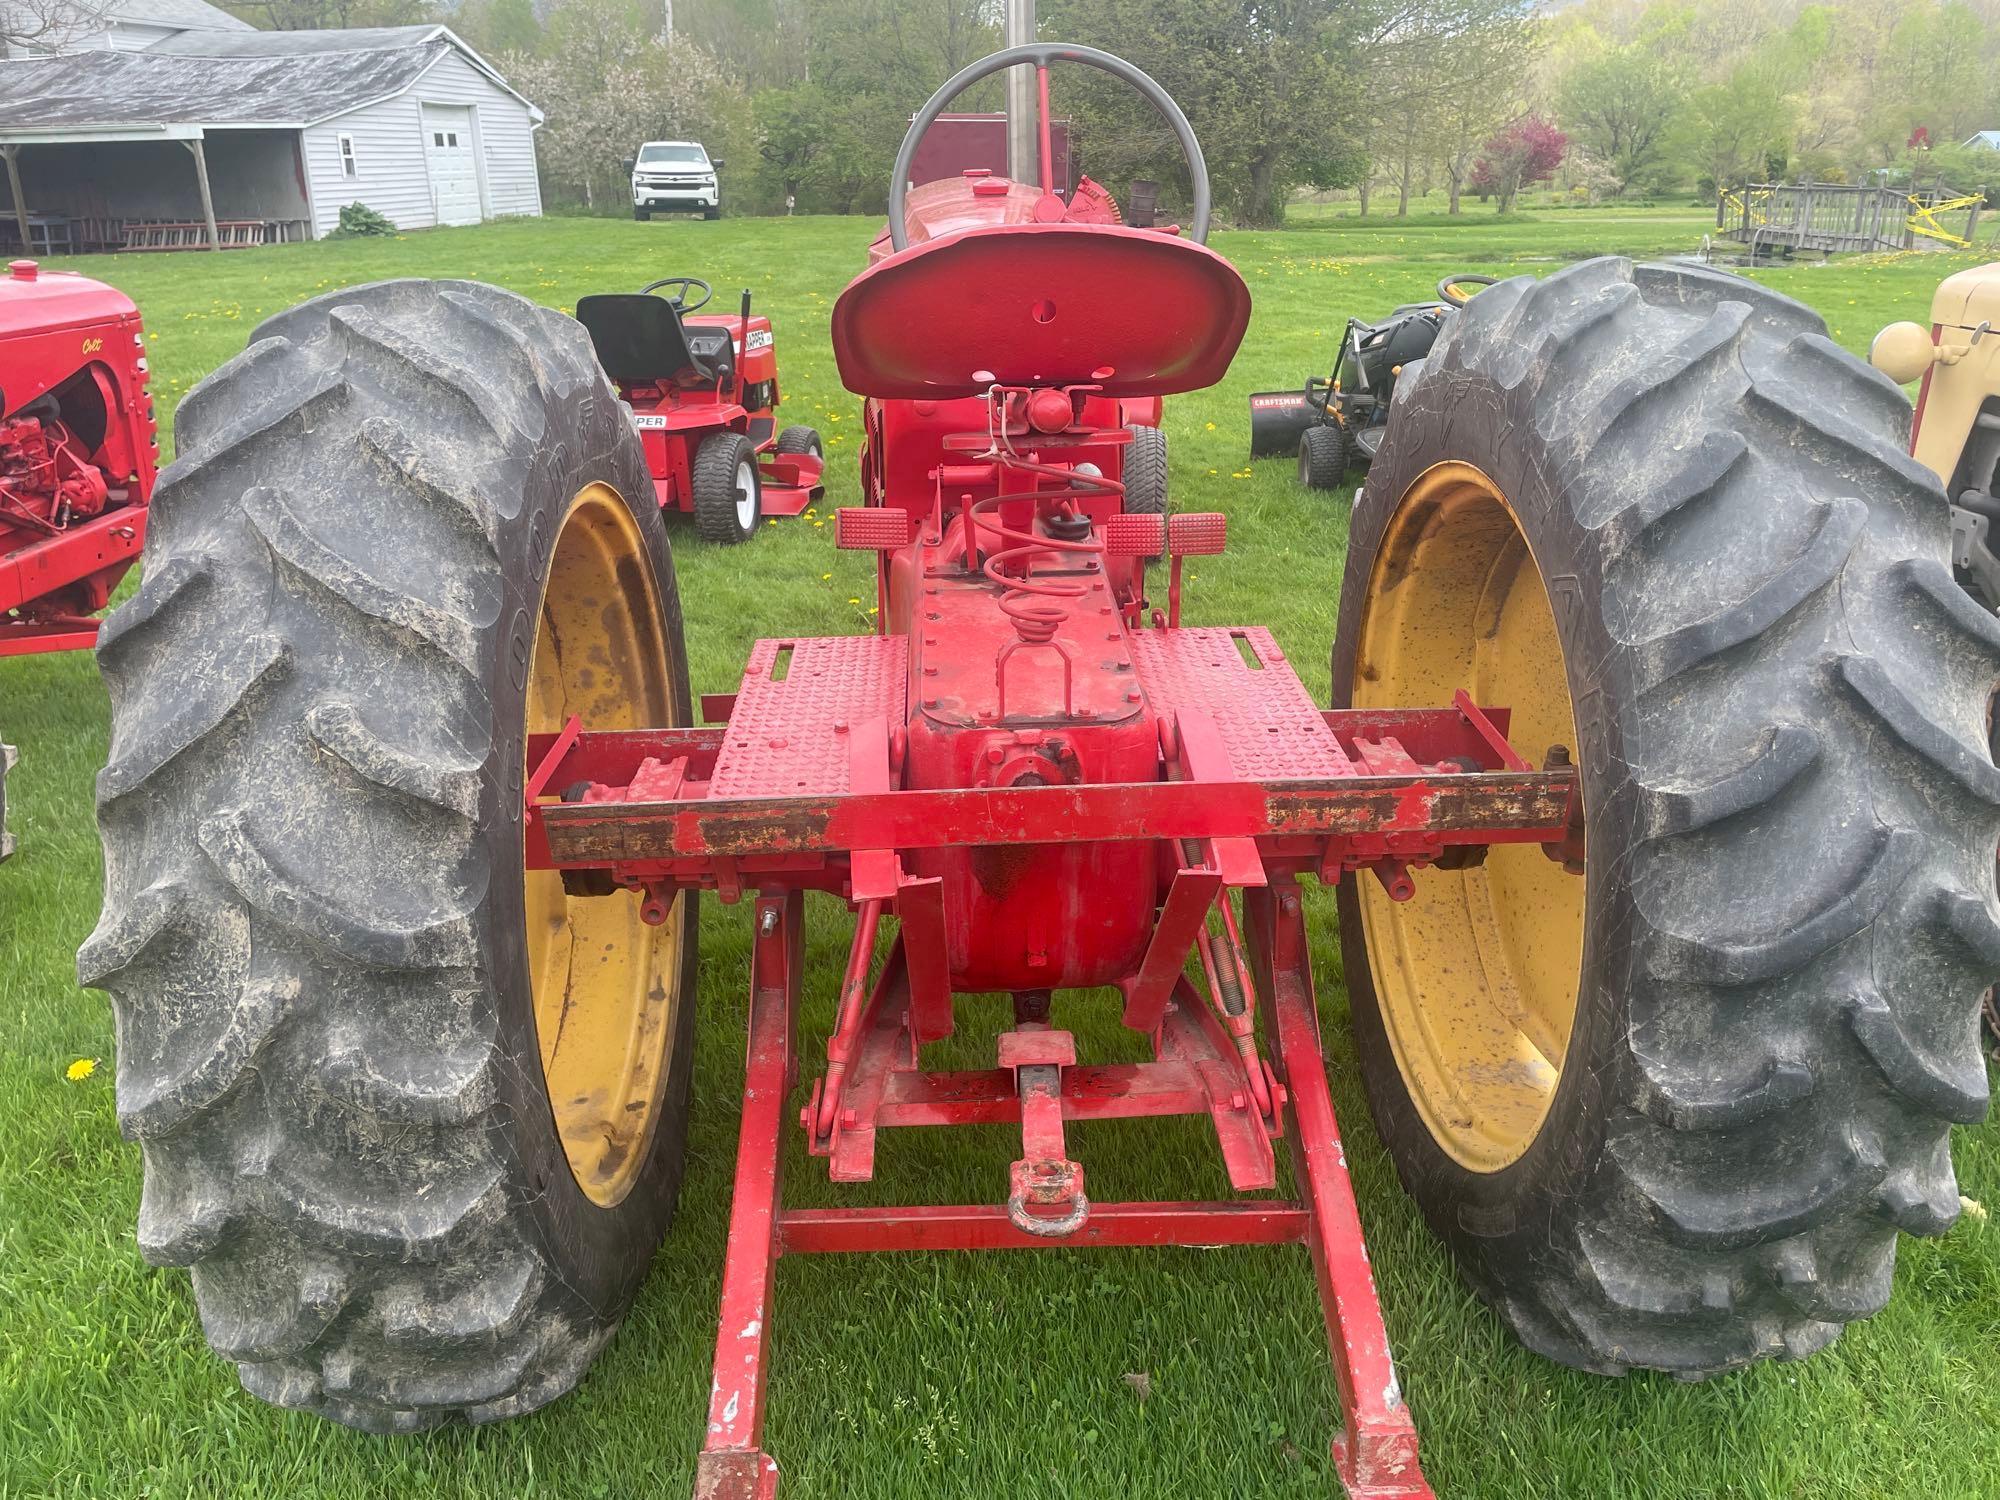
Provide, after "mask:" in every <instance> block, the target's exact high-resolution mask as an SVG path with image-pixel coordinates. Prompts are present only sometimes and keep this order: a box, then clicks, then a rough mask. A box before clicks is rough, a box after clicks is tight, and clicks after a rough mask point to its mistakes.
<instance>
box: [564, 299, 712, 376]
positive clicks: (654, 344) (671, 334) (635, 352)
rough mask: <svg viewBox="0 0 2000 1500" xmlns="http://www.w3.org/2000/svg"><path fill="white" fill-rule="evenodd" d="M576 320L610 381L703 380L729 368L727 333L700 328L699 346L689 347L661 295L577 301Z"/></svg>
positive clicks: (670, 305) (673, 311) (682, 328)
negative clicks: (701, 344)
mask: <svg viewBox="0 0 2000 1500" xmlns="http://www.w3.org/2000/svg"><path fill="white" fill-rule="evenodd" d="M576 320H577V322H579V323H581V324H582V325H583V326H584V330H585V332H587V333H588V334H589V335H590V342H591V343H592V345H593V346H595V348H596V350H597V360H598V363H599V364H601V365H603V366H604V373H605V374H606V375H609V376H610V377H611V378H612V379H613V380H616V381H622V382H626V383H628V384H629V383H633V382H638V381H655V382H667V381H677V380H683V379H689V378H692V379H694V380H697V381H702V382H707V381H712V380H717V379H720V378H721V377H722V376H723V375H724V374H725V373H726V372H727V370H728V368H729V363H730V360H729V335H728V333H727V332H724V331H722V330H719V329H703V330H702V331H701V332H702V340H703V346H702V347H701V348H699V349H697V348H695V347H693V346H692V345H691V344H690V342H689V339H688V332H687V329H686V327H685V326H683V324H682V323H681V315H680V312H679V310H678V309H676V308H675V306H674V305H673V303H671V302H669V301H668V300H667V299H666V298H664V297H655V296H652V295H651V294H650V293H646V292H606V293H601V294H599V295H597V296H594V297H579V298H577V299H576ZM711 346H713V347H711Z"/></svg>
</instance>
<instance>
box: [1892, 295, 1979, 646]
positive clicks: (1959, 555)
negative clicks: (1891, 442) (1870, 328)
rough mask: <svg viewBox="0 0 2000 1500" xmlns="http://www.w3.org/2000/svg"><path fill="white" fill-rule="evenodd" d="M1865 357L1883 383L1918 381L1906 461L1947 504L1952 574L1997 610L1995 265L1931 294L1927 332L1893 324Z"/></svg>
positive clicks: (1976, 596)
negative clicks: (1927, 474)
mask: <svg viewBox="0 0 2000 1500" xmlns="http://www.w3.org/2000/svg"><path fill="white" fill-rule="evenodd" d="M1868 358H1869V361H1870V363H1872V364H1873V365H1874V366H1875V368H1876V369H1878V370H1880V371H1882V372H1883V373H1884V374H1886V375H1887V376H1889V378H1890V379H1892V380H1896V381H1900V382H1901V383H1903V384H1904V385H1908V384H1909V383H1910V382H1911V381H1913V380H1918V379H1921V380H1922V381H1923V385H1922V387H1921V388H1920V389H1919V390H1918V392H1917V412H1916V417H1915V419H1914V420H1913V421H1912V422H1911V424H1910V452H1911V454H1912V455H1913V456H1914V457H1915V458H1916V459H1917V461H1918V462H1919V463H1922V464H1924V465H1925V466H1926V467H1928V468H1930V469H1933V470H1935V471H1936V473H1937V476H1938V478H1939V479H1941V480H1943V481H1944V488H1945V493H1946V494H1947V495H1949V496H1950V497H1951V552H1952V558H1951V561H1952V569H1953V571H1954V572H1955V573H1957V575H1958V581H1959V582H1960V583H1961V584H1963V585H1964V586H1965V588H1966V589H1967V590H1968V591H1969V592H1970V593H1971V594H1972V595H1973V596H1974V597H1975V598H1977V599H1978V600H1979V601H1980V602H1981V603H1982V604H1984V605H1985V606H1986V607H1987V608H1988V609H1993V610H2000V552H1996V551H1995V541H1996V538H1995V534H1994V530H1993V527H1994V523H1995V522H1996V521H2000V262H1997V263H1995V264H1993V265H1990V266H1977V267H1974V268H1973V269H1971V270H1969V271H1960V272H1959V273H1958V274H1957V275H1956V276H1952V277H1949V278H1947V279H1946V280H1945V282H1944V283H1943V284H1942V285H1940V286H1939V287H1938V290H1937V296H1936V298H1935V299H1933V300H1932V302H1931V326H1930V328H1929V330H1928V331H1926V330H1925V329H1924V328H1923V326H1922V325H1920V324H1917V323H1891V324H1890V325H1889V326H1888V327H1887V328H1885V329H1883V330H1882V331H1881V332H1880V333H1878V334H1877V335H1875V343H1874V345H1873V347H1872V348H1870V349H1869V351H1868Z"/></svg>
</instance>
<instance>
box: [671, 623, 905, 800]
mask: <svg viewBox="0 0 2000 1500" xmlns="http://www.w3.org/2000/svg"><path fill="white" fill-rule="evenodd" d="M908 660H909V650H908V643H907V642H906V641H905V640H904V638H903V637H901V636H881V635H858V636H831V637H812V638H799V639H796V640H768V641H759V642H757V645H756V648H755V649H754V650H752V651H751V653H750V664H749V666H747V667H746V668H745V669H744V672H743V683H742V686H740V687H739V688H738V689H737V690H736V701H735V704H734V706H733V707H732V709H731V711H730V714H729V725H728V728H727V729H726V730H725V731H724V732H723V736H722V747H721V749H720V750H718V751H717V752H716V757H715V770H714V772H713V774H712V775H711V776H710V778H709V785H708V795H709V796H710V797H712V798H717V799H720V798H726V797H816V796H838V795H840V794H842V793H845V792H848V791H877V790H886V789H887V775H888V751H887V738H886V735H887V728H888V726H891V725H894V726H897V727H900V726H901V725H902V723H903V719H904V708H903V705H904V697H905V693H906V691H907V688H908V667H907V665H906V663H907V662H908ZM871 722H872V723H874V724H877V725H878V726H880V728H878V729H877V731H876V734H877V736H878V739H877V741H876V743H877V744H878V745H879V746H880V747H881V748H880V749H879V750H878V751H877V752H876V759H877V760H879V762H880V767H881V772H882V778H883V780H882V785H881V786H880V787H875V786H866V787H864V786H860V785H857V784H856V782H855V778H854V766H855V754H856V748H855V747H856V744H857V735H858V733H859V732H860V731H861V730H862V729H863V728H864V727H865V726H866V725H868V724H870V723H871ZM863 753H864V754H865V753H866V752H863Z"/></svg>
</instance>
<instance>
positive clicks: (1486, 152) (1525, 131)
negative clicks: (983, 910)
mask: <svg viewBox="0 0 2000 1500" xmlns="http://www.w3.org/2000/svg"><path fill="white" fill-rule="evenodd" d="M1568 150H1569V137H1568V136H1567V135H1565V134H1564V133H1563V132H1562V131H1560V130H1558V129H1556V127H1555V126H1554V125H1553V124H1551V123H1550V122H1549V121H1547V120H1544V119H1543V118H1541V116H1539V115H1526V116H1524V117H1522V118H1521V119H1519V120H1516V121H1515V122H1514V123H1513V124H1512V125H1509V126H1508V127H1507V128H1506V129H1505V130H1503V131H1501V132H1500V133H1499V134H1498V135H1496V136H1494V137H1493V138H1492V139H1491V140H1489V141H1488V142H1487V143H1486V145H1485V148H1484V149H1483V150H1482V151H1481V152H1480V154H1479V161H1478V164H1477V165H1475V166H1474V167H1473V169H1472V190H1473V191H1474V192H1475V193H1477V194H1479V196H1480V197H1482V198H1489V197H1490V198H1494V199H1497V200H1498V201H1497V202H1496V203H1495V205H1494V207H1495V209H1496V210H1497V211H1498V212H1500V213H1503V214H1504V213H1506V212H1508V211H1509V210H1510V209H1512V208H1513V206H1514V199H1515V196H1516V195H1517V194H1519V193H1520V191H1521V189H1522V188H1524V187H1527V186H1529V185H1531V184H1533V183H1537V182H1546V181H1548V180H1549V178H1550V177H1552V176H1554V175H1555V170H1556V168H1557V167H1559V166H1561V165H1562V161H1563V156H1564V154H1565V153H1567V152H1568Z"/></svg>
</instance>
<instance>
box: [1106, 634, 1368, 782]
mask: <svg viewBox="0 0 2000 1500" xmlns="http://www.w3.org/2000/svg"><path fill="white" fill-rule="evenodd" d="M1239 638H1240V639H1241V640H1242V641H1243V642H1244V643H1245V644H1247V645H1248V646H1249V648H1250V650H1251V652H1252V653H1253V654H1254V655H1255V656H1256V658H1257V660H1258V661H1259V662H1261V663H1263V665H1262V666H1261V667H1252V666H1251V665H1250V664H1249V663H1248V662H1247V661H1245V660H1244V659H1243V653H1242V651H1241V650H1240V649H1238V646H1237V640H1238V639H1239ZM1132 662H1133V665H1134V666H1135V667H1137V668H1138V672H1139V679H1140V681H1141V682H1143V683H1144V684H1145V687H1146V697H1147V699H1148V701H1149V702H1150V703H1151V704H1152V706H1153V708H1154V710H1155V711H1157V712H1159V713H1161V714H1164V715H1171V714H1172V713H1174V712H1175V711H1176V710H1179V709H1192V710H1194V711H1195V712H1198V713H1202V714H1206V715H1207V716H1208V718H1209V719H1210V720H1211V721H1212V722H1213V723H1214V725H1215V728H1216V731H1217V733H1219V734H1220V735H1221V737H1222V742H1223V744H1224V745H1225V746H1226V747H1227V749H1228V751H1229V764H1230V766H1231V768H1232V769H1233V770H1234V771H1235V772H1236V774H1237V776H1238V777H1240V778H1241V779H1243V780H1245V781H1269V780H1273V779H1276V778H1280V777H1286V776H1301V777H1313V778H1316V779H1317V778H1326V777H1334V776H1353V775H1357V774H1358V772H1357V771H1356V768H1355V766H1354V763H1353V762H1352V761H1350V760H1349V759H1348V758H1347V756H1346V755H1345V754H1344V753H1342V751H1341V748H1340V744H1339V742H1338V741H1337V740H1335V739H1334V737H1333V731H1332V730H1331V729H1329V728H1328V727H1327V723H1326V720H1325V719H1324V718H1323V717H1321V715H1320V711H1319V708H1318V706H1317V705H1315V704H1314V703H1313V701H1312V696H1311V695H1310V694H1309V693H1307V692H1306V689H1305V684H1304V683H1302V682H1300V681H1299V679H1298V674H1296V673H1295V672H1293V671H1292V667H1291V663H1290V662H1288V661H1286V660H1285V654H1284V652H1282V651H1280V650H1279V649H1278V644H1277V642H1276V641H1274V640H1272V639H1271V632H1270V631H1268V630H1266V629H1264V628H1263V627H1262V626H1260V625H1237V626H1204V627H1193V628H1187V629H1181V630H1135V631H1133V632H1132Z"/></svg>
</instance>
